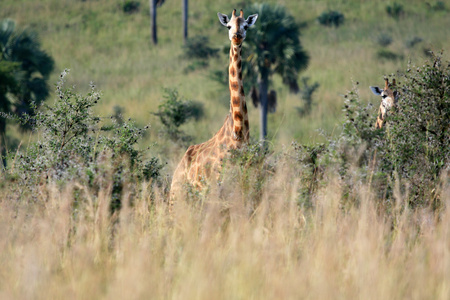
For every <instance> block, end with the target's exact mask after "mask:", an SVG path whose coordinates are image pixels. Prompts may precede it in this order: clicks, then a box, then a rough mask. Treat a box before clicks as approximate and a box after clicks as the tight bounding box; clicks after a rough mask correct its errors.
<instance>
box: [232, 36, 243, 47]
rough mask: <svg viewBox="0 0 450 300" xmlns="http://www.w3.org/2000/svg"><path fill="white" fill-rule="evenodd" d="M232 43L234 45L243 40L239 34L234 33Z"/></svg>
mask: <svg viewBox="0 0 450 300" xmlns="http://www.w3.org/2000/svg"><path fill="white" fill-rule="evenodd" d="M232 40H233V43H235V44H236V45H238V44H240V43H242V41H243V40H244V39H243V37H242V34H240V33H236V34H235V35H233V39H232Z"/></svg>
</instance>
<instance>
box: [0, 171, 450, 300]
mask: <svg viewBox="0 0 450 300" xmlns="http://www.w3.org/2000/svg"><path fill="white" fill-rule="evenodd" d="M328 176H329V183H328V184H327V185H326V186H323V187H322V188H321V189H320V190H319V192H318V193H317V197H315V199H314V201H313V203H314V207H315V208H314V209H313V210H308V211H307V210H301V209H299V208H298V206H297V198H298V194H297V184H296V179H295V178H292V176H290V175H289V171H288V170H285V171H279V172H277V174H276V175H275V176H274V177H273V178H272V179H271V180H270V181H269V182H267V183H266V184H265V186H264V187H263V195H262V197H261V202H260V203H259V205H258V206H256V209H252V205H251V203H248V201H247V200H246V199H248V195H247V194H246V192H244V190H240V189H239V188H237V187H236V184H232V181H230V182H228V183H227V184H225V185H224V186H222V188H221V189H220V190H217V189H212V190H211V192H210V193H209V194H208V195H207V196H205V197H204V198H203V202H196V203H194V204H188V203H185V202H179V203H178V205H177V209H176V213H175V217H174V219H173V220H171V218H170V217H169V215H168V214H167V207H166V203H165V201H164V197H163V196H155V195H159V193H158V191H157V190H153V191H152V190H151V189H150V188H149V187H148V186H145V185H144V186H143V188H142V192H141V193H140V194H139V196H138V197H137V198H136V199H135V200H134V205H133V206H130V205H128V204H129V203H128V199H129V193H128V192H127V191H125V192H124V195H123V201H124V204H125V205H124V207H123V209H122V210H121V211H120V213H119V214H118V215H117V216H116V217H113V218H110V217H109V210H108V204H109V194H110V190H107V189H106V190H101V191H100V192H99V194H98V196H94V195H92V193H91V192H90V191H89V190H88V189H87V188H85V187H83V186H80V185H77V184H76V183H73V184H69V186H68V188H66V189H64V190H62V191H61V190H59V189H57V188H56V187H55V186H53V185H47V186H42V189H41V193H40V194H39V195H38V199H37V201H36V202H27V201H26V200H22V201H18V202H16V201H13V200H12V199H11V198H13V197H11V195H9V194H8V193H7V192H6V191H5V190H6V189H3V190H2V192H3V195H2V198H1V199H3V200H1V202H0V226H1V228H2V230H1V231H0V264H1V266H2V268H0V298H2V299H29V298H33V299H102V298H105V299H123V298H127V299H149V298H150V299H448V298H449V297H450V285H449V281H448V279H449V278H450V208H449V204H450V203H449V200H450V190H449V189H447V190H446V191H442V199H443V200H444V202H445V208H444V209H443V210H442V211H441V213H440V214H439V215H434V214H433V213H431V212H430V211H428V210H427V209H423V210H418V211H410V210H408V209H405V210H404V209H401V207H402V202H403V198H402V195H401V193H400V192H398V191H396V201H397V203H396V205H394V206H393V207H394V211H393V212H392V214H391V215H386V214H384V213H382V212H380V210H379V209H378V208H377V205H376V203H377V199H374V197H373V196H372V193H371V192H370V186H366V185H363V186H361V187H360V188H359V190H358V191H354V193H355V195H357V198H358V201H359V205H357V206H356V205H355V206H352V207H347V208H346V209H343V207H342V205H341V204H342V200H343V196H342V190H341V185H340V183H339V181H338V180H336V179H335V178H334V176H333V175H331V174H329V175H328ZM75 189H76V190H78V191H81V195H82V196H83V198H85V199H86V200H85V201H83V202H82V203H78V206H77V207H76V208H74V206H73V204H74V198H73V191H74V190H75Z"/></svg>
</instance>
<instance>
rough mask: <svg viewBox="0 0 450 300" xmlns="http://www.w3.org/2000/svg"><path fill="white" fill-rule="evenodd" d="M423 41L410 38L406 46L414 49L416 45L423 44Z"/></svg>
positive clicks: (417, 38)
mask: <svg viewBox="0 0 450 300" xmlns="http://www.w3.org/2000/svg"><path fill="white" fill-rule="evenodd" d="M422 41H423V39H422V38H421V37H418V36H415V37H413V38H410V39H408V40H406V42H405V45H406V47H407V48H414V46H415V45H417V44H418V43H420V42H422Z"/></svg>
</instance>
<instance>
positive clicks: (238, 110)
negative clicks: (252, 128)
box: [228, 43, 249, 142]
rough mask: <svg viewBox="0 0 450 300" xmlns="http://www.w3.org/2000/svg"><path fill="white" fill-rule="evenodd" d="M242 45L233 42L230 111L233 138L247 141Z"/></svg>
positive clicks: (247, 124)
mask: <svg viewBox="0 0 450 300" xmlns="http://www.w3.org/2000/svg"><path fill="white" fill-rule="evenodd" d="M241 51H242V44H241V45H234V44H233V43H231V47H230V67H229V69H228V75H229V80H230V84H229V86H230V97H231V98H230V112H231V118H232V120H233V138H234V139H236V140H242V141H244V142H247V141H248V139H249V123H248V115H247V104H246V103H245V94H244V86H243V83H242V61H241Z"/></svg>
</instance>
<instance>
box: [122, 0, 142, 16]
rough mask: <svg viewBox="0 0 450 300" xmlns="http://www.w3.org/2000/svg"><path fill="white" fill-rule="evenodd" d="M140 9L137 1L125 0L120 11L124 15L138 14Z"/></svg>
mask: <svg viewBox="0 0 450 300" xmlns="http://www.w3.org/2000/svg"><path fill="white" fill-rule="evenodd" d="M140 8H141V3H140V2H139V1H133V0H126V1H125V2H124V3H123V4H122V11H123V12H124V13H126V14H129V15H131V14H134V13H138V12H139V10H140Z"/></svg>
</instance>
